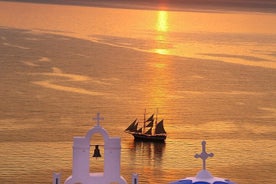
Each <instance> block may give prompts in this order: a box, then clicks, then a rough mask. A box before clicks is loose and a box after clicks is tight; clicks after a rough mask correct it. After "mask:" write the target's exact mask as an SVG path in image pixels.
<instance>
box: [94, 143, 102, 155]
mask: <svg viewBox="0 0 276 184" xmlns="http://www.w3.org/2000/svg"><path fill="white" fill-rule="evenodd" d="M93 157H96V158H98V157H101V153H100V149H99V145H95V149H94V154H93Z"/></svg>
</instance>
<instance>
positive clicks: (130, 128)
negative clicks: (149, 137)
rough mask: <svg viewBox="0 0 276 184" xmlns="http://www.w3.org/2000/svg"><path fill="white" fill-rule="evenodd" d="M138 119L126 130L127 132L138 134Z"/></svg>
mask: <svg viewBox="0 0 276 184" xmlns="http://www.w3.org/2000/svg"><path fill="white" fill-rule="evenodd" d="M137 126H138V123H137V119H135V120H134V121H133V122H132V123H131V124H130V125H129V126H128V127H127V129H125V131H130V132H136V131H137Z"/></svg>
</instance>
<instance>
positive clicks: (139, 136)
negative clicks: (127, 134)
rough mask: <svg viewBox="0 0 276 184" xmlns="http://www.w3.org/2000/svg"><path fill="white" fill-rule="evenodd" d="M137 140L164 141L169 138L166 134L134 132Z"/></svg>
mask: <svg viewBox="0 0 276 184" xmlns="http://www.w3.org/2000/svg"><path fill="white" fill-rule="evenodd" d="M132 135H133V137H134V140H135V141H152V142H164V141H165V140H166V138H167V136H166V135H147V134H140V133H132Z"/></svg>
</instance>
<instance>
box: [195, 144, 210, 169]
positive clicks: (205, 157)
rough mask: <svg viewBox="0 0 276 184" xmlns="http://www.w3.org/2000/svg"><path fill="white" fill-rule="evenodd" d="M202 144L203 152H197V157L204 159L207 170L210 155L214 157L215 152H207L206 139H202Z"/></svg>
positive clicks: (204, 167)
mask: <svg viewBox="0 0 276 184" xmlns="http://www.w3.org/2000/svg"><path fill="white" fill-rule="evenodd" d="M201 144H202V152H201V153H200V155H199V154H195V158H201V159H202V161H203V170H206V160H207V158H208V157H213V156H214V154H213V153H209V154H208V153H207V152H206V147H205V145H206V142H205V141H202V143H201Z"/></svg>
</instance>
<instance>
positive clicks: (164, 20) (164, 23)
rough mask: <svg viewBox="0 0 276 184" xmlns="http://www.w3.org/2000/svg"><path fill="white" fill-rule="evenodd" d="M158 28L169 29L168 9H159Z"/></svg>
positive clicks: (164, 30)
mask: <svg viewBox="0 0 276 184" xmlns="http://www.w3.org/2000/svg"><path fill="white" fill-rule="evenodd" d="M156 29H157V31H161V32H167V31H168V12H167V11H158V19H157V24H156Z"/></svg>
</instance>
